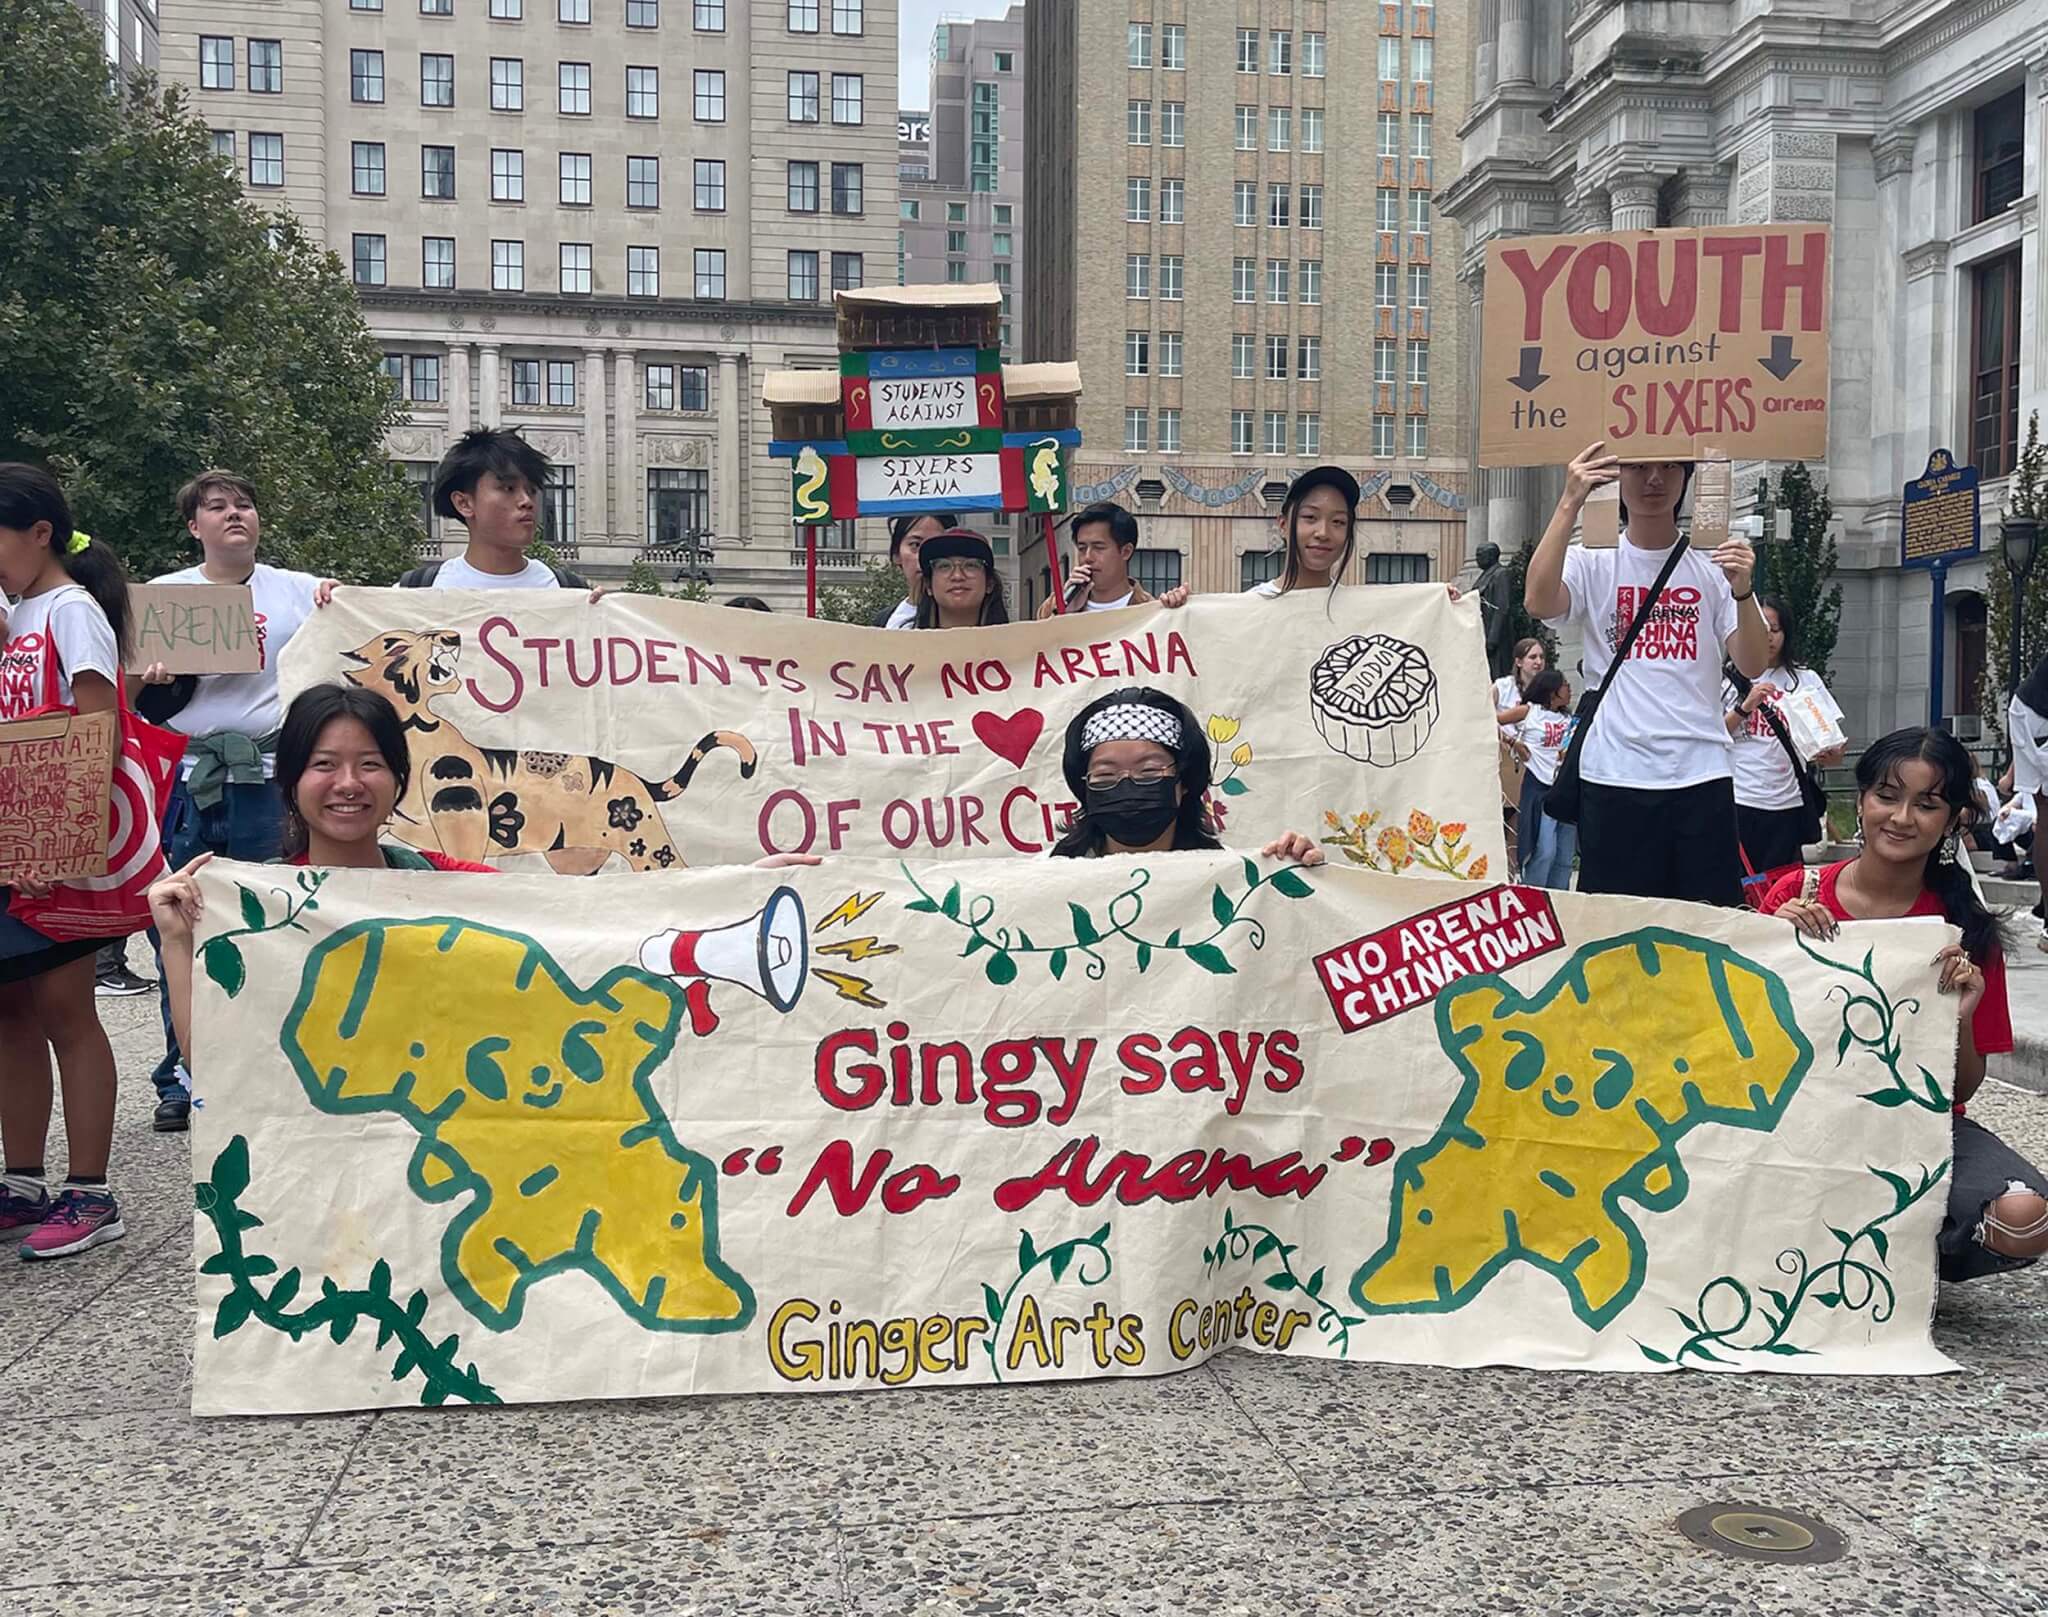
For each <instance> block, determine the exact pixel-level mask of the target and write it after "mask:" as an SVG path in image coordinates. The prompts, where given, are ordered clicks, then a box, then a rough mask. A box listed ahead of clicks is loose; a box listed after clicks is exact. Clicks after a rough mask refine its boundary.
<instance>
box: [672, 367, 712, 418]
mask: <svg viewBox="0 0 2048 1617" xmlns="http://www.w3.org/2000/svg"><path fill="white" fill-rule="evenodd" d="M677 380H678V382H679V383H680V384H681V387H682V391H681V395H680V402H681V407H682V408H683V409H684V410H685V411H690V410H694V411H696V412H698V413H699V414H702V413H703V412H704V411H706V410H709V409H710V408H711V369H710V367H709V366H706V365H685V366H683V367H682V369H681V370H680V371H679V372H678V373H677Z"/></svg>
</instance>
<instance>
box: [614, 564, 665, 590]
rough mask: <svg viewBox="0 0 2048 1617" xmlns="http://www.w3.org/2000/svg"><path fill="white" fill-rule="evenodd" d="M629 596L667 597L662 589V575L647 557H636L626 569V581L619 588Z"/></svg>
mask: <svg viewBox="0 0 2048 1617" xmlns="http://www.w3.org/2000/svg"><path fill="white" fill-rule="evenodd" d="M619 588H620V589H622V590H624V591H625V592H626V593H627V594H628V595H666V594H667V593H668V591H667V590H665V589H663V588H662V587H661V575H660V574H659V573H657V572H656V571H655V570H654V564H653V563H652V562H650V561H648V559H647V558H646V557H645V556H635V557H634V558H633V562H632V565H631V566H629V567H628V568H627V569H626V581H625V583H623V584H621V585H620V586H619Z"/></svg>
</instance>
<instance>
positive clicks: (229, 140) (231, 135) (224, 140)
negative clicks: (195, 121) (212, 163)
mask: <svg viewBox="0 0 2048 1617" xmlns="http://www.w3.org/2000/svg"><path fill="white" fill-rule="evenodd" d="M211 134H212V135H213V155H214V156H215V157H225V158H226V159H227V161H228V167H229V168H233V167H234V166H235V132H234V131H233V130H232V129H215V130H212V131H211Z"/></svg>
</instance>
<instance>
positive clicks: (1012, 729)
mask: <svg viewBox="0 0 2048 1617" xmlns="http://www.w3.org/2000/svg"><path fill="white" fill-rule="evenodd" d="M1044 729H1045V715H1044V714H1042V713H1040V712H1038V711H1036V710H1035V709H1033V708H1028V707H1027V708H1025V709H1024V710H1023V711H1022V712H1019V713H1012V714H1011V715H1010V716H1009V717H1008V718H1007V719H1006V718H1004V717H1003V716H1002V715H1001V714H999V713H977V714H975V715H974V733H975V735H976V736H978V737H979V738H980V739H981V744H982V745H983V746H984V747H986V748H988V750H989V751H990V752H992V753H994V754H995V755H996V756H997V757H998V758H1002V759H1005V760H1007V761H1008V762H1009V763H1011V764H1013V765H1015V766H1016V767H1017V768H1019V769H1022V768H1023V767H1024V760H1025V759H1026V758H1029V757H1030V756H1031V749H1032V748H1033V747H1035V746H1036V745H1038V737H1039V734H1040V733H1041V732H1042V731H1043V730H1044Z"/></svg>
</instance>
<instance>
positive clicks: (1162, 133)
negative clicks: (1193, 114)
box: [1159, 101, 1188, 146]
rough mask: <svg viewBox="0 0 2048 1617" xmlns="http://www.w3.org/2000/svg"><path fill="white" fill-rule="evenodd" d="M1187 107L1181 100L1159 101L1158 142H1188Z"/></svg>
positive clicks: (1176, 144) (1165, 143)
mask: <svg viewBox="0 0 2048 1617" xmlns="http://www.w3.org/2000/svg"><path fill="white" fill-rule="evenodd" d="M1187 130H1188V109H1187V103H1186V102H1183V101H1162V102H1160V103H1159V144H1160V145H1162V146H1185V145H1186V144H1187V143H1188V133H1187Z"/></svg>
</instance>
